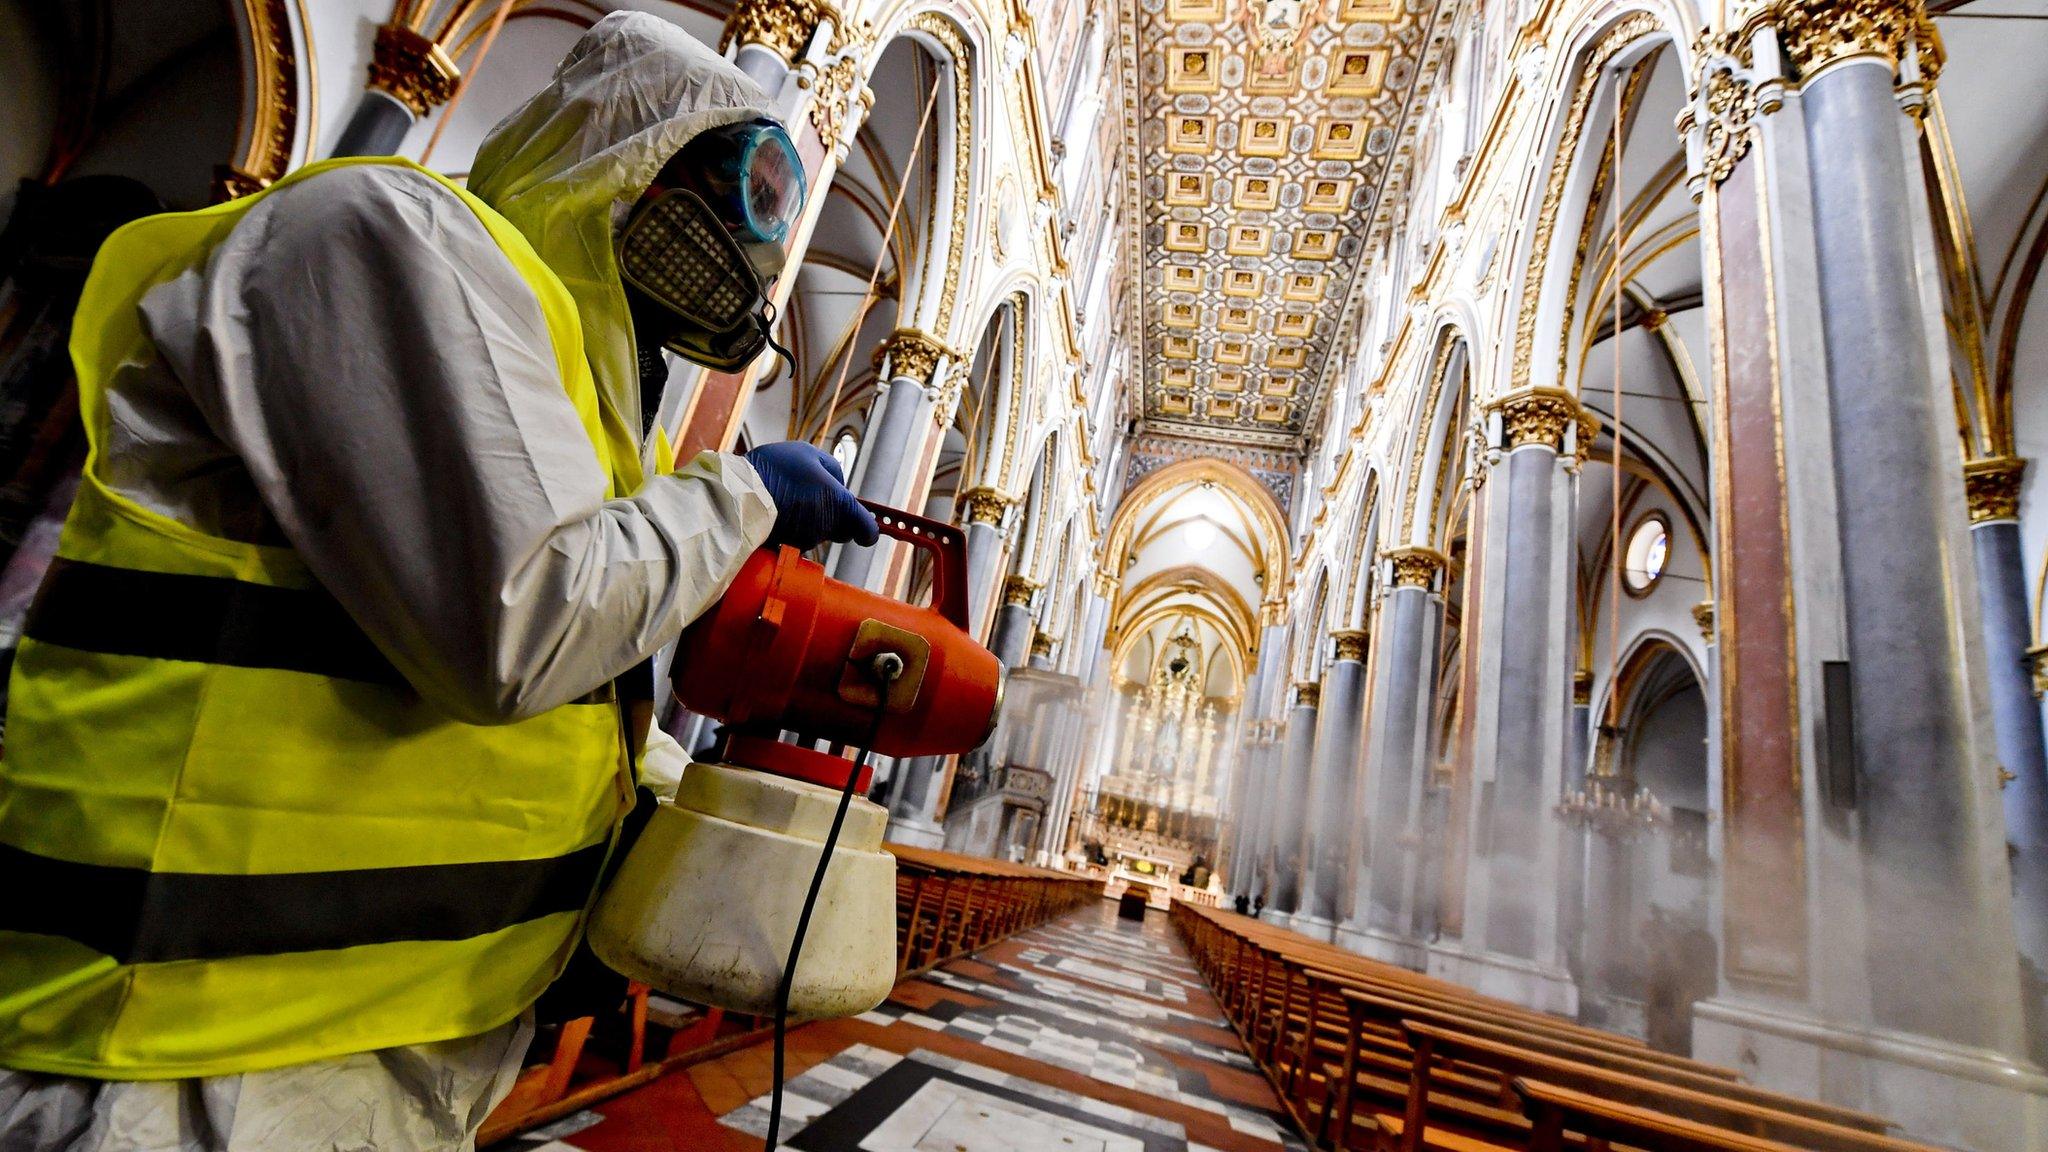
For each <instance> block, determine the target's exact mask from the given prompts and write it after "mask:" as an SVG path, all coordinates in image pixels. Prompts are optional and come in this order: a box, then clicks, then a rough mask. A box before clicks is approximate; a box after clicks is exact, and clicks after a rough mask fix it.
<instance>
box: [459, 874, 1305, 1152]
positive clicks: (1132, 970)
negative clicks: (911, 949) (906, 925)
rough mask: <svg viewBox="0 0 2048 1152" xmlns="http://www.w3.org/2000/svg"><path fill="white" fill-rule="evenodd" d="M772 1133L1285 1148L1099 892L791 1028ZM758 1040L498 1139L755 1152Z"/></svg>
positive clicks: (816, 1150) (1220, 1034)
mask: <svg viewBox="0 0 2048 1152" xmlns="http://www.w3.org/2000/svg"><path fill="white" fill-rule="evenodd" d="M789 1067H790V1078H789V1081H788V1083H787V1085H786V1086H785V1089H784V1093H783V1111H784V1115H783V1134H782V1146H783V1147H785V1148H791V1149H800V1150H803V1152H853V1150H855V1149H860V1150H864V1152H1041V1150H1044V1152H1239V1150H1243V1152H1283V1150H1284V1152H1298V1150H1299V1149H1301V1148H1302V1144H1301V1142H1300V1141H1299V1140H1298V1139H1297V1138H1296V1137H1295V1136H1294V1135H1293V1133H1292V1132H1291V1131H1290V1130H1288V1129H1287V1127H1286V1122H1285V1121H1284V1120H1283V1119H1282V1118H1281V1113H1280V1111H1279V1105H1278V1102H1277V1101H1276V1100H1275V1099H1274V1097H1273V1095H1272V1091H1271V1089H1270V1088H1269V1087H1268V1086H1267V1084H1266V1081H1265V1080H1264V1078H1263V1077H1261V1076H1260V1075H1259V1073H1258V1071H1257V1070H1256V1069H1255V1068H1254V1067H1253V1066H1252V1063H1251V1061H1250V1060H1248V1059H1246V1058H1245V1056H1244V1053H1243V1052H1242V1050H1241V1049H1240V1048H1239V1046H1238V1042H1237V1037H1236V1034H1235V1033H1233V1032H1232V1031H1231V1030H1230V1027H1229V1025H1228V1024H1227V1023H1225V1021H1224V1020H1223V1017H1222V1015H1221V1014H1220V1013H1219V1012H1218V1011H1217V1008H1216V1004H1215V1002H1214V1001H1213V1000H1212V999H1210V996H1209V992H1208V989H1207V988H1206V987H1205V986H1204V985H1203V984H1202V980H1201V977H1200V976H1199V975H1198V974H1197V973H1196V972H1195V970H1194V968H1193V967H1192V966H1191V965H1189V963H1188V961H1187V956H1186V953H1185V952H1184V951H1183V950H1182V949H1181V946H1180V943H1179V941H1178V940H1176V939H1175V938H1174V936H1173V934H1172V932H1171V930H1170V929H1169V928H1168V927H1167V925H1166V917H1165V916H1164V914H1162V913H1158V912H1154V913H1152V914H1151V915H1150V916H1149V917H1148V918H1147V919H1146V920H1145V921H1143V922H1142V923H1138V922H1132V921H1124V920H1118V919H1117V918H1116V908H1115V905H1114V904H1112V903H1110V902H1108V901H1103V902H1102V903H1101V904H1100V905H1099V906H1095V907H1089V908H1084V909H1082V910H1081V911H1079V912H1076V913H1074V914H1072V915H1070V916H1068V917H1066V918H1065V919H1063V920H1059V921H1055V922H1054V923H1052V924H1049V925H1046V926H1044V927H1042V928H1038V929H1036V930H1033V931H1030V932H1025V933H1022V934H1020V935H1018V936H1015V937H1012V938H1011V939H1009V940H1006V941H1004V942H1002V943H1000V944H997V945H995V946H994V947H992V948H989V949H987V950H985V951H983V952H982V953H980V954H979V955H977V956H975V957H973V958H970V959H965V960H958V961H955V962H953V963H951V964H948V965H946V966H945V967H943V968H940V969H938V970H936V971H933V972H930V973H928V974H926V975H925V976H922V977H920V978H918V979H915V980H910V981H906V982H904V983H903V984H901V985H899V986H898V987H897V988H896V991H895V992H894V993H893V994H892V995H891V996H890V997H889V999H888V1001H887V1002H885V1003H884V1004H883V1005H882V1006H881V1007H880V1008H877V1009H876V1010H874V1011H873V1012H869V1013H866V1014H864V1015H861V1016H859V1017H856V1018H854V1019H851V1020H836V1021H830V1022H825V1023H819V1024H813V1025H810V1026H808V1027H805V1028H801V1029H798V1030H797V1031H795V1032H793V1033H791V1035H790V1038H789ZM769 1083H770V1058H769V1051H768V1046H767V1045H766V1044H760V1045H756V1046H754V1047H751V1048H747V1049H744V1050H741V1051H738V1052H734V1053H731V1054H729V1055H727V1056H724V1057H721V1058H720V1059H717V1060H712V1061H707V1062H705V1063H702V1064H698V1065H695V1066H693V1067H690V1068H688V1069H685V1070H683V1071H680V1072H677V1073H672V1074H670V1075H668V1076H665V1077H663V1078H662V1079H660V1080H657V1081H655V1082H654V1083H652V1084H649V1085H646V1086H645V1087H642V1088H640V1089H638V1090H636V1091H634V1092H631V1093H628V1094H626V1095H624V1096H620V1097H618V1098H616V1099H613V1100H610V1101H607V1102H605V1103H604V1104H601V1105H599V1106H598V1107H597V1108H595V1109H594V1110H592V1111H588V1112H584V1113H580V1114H578V1115H576V1116H572V1117H570V1118H568V1119H567V1120H564V1121H562V1122H560V1123H558V1124H556V1125H554V1126H552V1127H550V1128H548V1129H546V1130H544V1131H540V1132H533V1133H529V1134H527V1135H526V1136H524V1137H522V1138H520V1139H518V1140H515V1141H511V1142H509V1143H507V1144H501V1145H499V1147H500V1148H517V1149H522V1150H537V1152H568V1150H570V1149H587V1150H589V1152H685V1150H689V1152H695V1150H698V1149H704V1150H712V1152H722V1150H728V1149H729V1150H732V1152H740V1150H751V1149H759V1148H760V1147H761V1140H762V1136H763V1134H764V1133H765V1132H766V1130H767V1124H768V1096H767V1090H768V1086H769Z"/></svg>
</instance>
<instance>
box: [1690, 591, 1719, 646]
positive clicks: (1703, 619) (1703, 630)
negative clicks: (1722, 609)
mask: <svg viewBox="0 0 2048 1152" xmlns="http://www.w3.org/2000/svg"><path fill="white" fill-rule="evenodd" d="M1692 622H1693V623H1694V624H1697V625H1699V628H1700V639H1702V640H1705V641H1706V642H1707V643H1709V644H1712V643H1713V642H1714V602H1713V601H1712V600H1702V601H1700V602H1699V603H1697V604H1695V605H1693V606H1692Z"/></svg>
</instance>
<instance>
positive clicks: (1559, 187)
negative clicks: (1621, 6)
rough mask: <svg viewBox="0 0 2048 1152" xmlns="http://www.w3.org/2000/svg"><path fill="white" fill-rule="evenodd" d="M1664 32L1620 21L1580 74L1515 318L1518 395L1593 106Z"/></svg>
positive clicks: (1647, 16)
mask: <svg viewBox="0 0 2048 1152" xmlns="http://www.w3.org/2000/svg"><path fill="white" fill-rule="evenodd" d="M1662 30H1663V25H1662V24H1661V23H1660V22H1659V21H1658V18H1657V16H1656V15H1655V14H1653V13H1650V12H1642V11H1637V12H1631V13H1629V14H1628V15H1627V16H1624V17H1622V18H1621V19H1620V20H1619V21H1617V22H1616V23H1615V25H1614V27H1613V28H1611V29H1609V30H1608V32H1607V34H1606V35H1605V36H1602V37H1601V38H1600V40H1599V42H1598V43H1596V44H1594V45H1593V47H1592V49H1591V50H1590V51H1589V52H1588V53H1587V55H1586V62H1585V64H1584V65H1582V66H1581V68H1580V71H1579V83H1578V86H1577V88H1576V89H1575V90H1574V91H1573V92H1572V102H1571V106H1570V108H1569V109H1568V110H1567V111H1566V113H1565V122H1564V129H1563V131H1562V132H1561V133H1560V134H1559V143H1558V148H1557V154H1556V156H1555V157H1554V158H1553V159H1552V161H1551V164H1550V176H1549V180H1548V182H1547V184H1546V185H1545V187H1544V190H1543V208H1542V210H1541V211H1540V212H1538V213H1537V215H1536V232H1535V235H1534V237H1533V238H1532V239H1531V240H1530V243H1529V268H1528V272H1527V273H1526V274H1525V275H1524V276H1523V277H1522V303H1521V307H1520V310H1519V311H1518V312H1517V314H1516V317H1515V352H1514V359H1513V361H1512V362H1513V364H1514V378H1513V387H1514V388H1515V389H1517V390H1519V389H1522V388H1526V387H1528V384H1529V370H1530V366H1531V365H1532V364H1534V363H1535V353H1536V311H1537V307H1538V305H1539V304H1540V303H1541V302H1542V299H1543V289H1544V283H1543V280H1544V272H1545V270H1546V269H1547V268H1548V266H1549V259H1550V242H1551V238H1552V236H1553V235H1554V234H1555V233H1556V231H1557V213H1558V209H1559V208H1561V207H1563V204H1564V190H1565V182H1566V180H1567V179H1568V178H1569V177H1570V175H1571V170H1572V167H1573V165H1574V164H1576V163H1577V160H1578V154H1579V145H1580V143H1581V142H1582V135H1583V132H1584V129H1585V123H1586V112H1587V110H1588V109H1589V108H1590V107H1591V106H1592V103H1593V92H1594V89H1596V88H1597V87H1599V81H1600V76H1601V73H1602V71H1603V70H1604V69H1605V68H1606V67H1607V62H1608V61H1610V60H1612V59H1614V58H1615V57H1616V56H1618V55H1620V54H1621V53H1622V52H1623V51H1624V50H1625V49H1627V48H1628V47H1629V46H1630V45H1633V44H1634V43H1635V42H1636V41H1638V40H1641V39H1643V38H1644V37H1646V36H1652V35H1655V34H1657V33H1659V32H1661V31H1662Z"/></svg>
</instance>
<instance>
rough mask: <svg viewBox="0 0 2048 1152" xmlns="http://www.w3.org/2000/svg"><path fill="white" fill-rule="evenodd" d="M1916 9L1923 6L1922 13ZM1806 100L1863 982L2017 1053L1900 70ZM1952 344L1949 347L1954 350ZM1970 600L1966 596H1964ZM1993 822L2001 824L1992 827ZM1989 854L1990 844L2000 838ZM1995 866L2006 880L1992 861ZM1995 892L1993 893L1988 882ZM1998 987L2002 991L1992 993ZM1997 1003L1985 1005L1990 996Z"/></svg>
mask: <svg viewBox="0 0 2048 1152" xmlns="http://www.w3.org/2000/svg"><path fill="white" fill-rule="evenodd" d="M1916 7H1917V6H1916ZM1824 63H1826V64H1827V65H1828V66H1826V67H1819V66H1818V62H1817V64H1816V67H1815V68H1814V69H1813V73H1812V75H1811V79H1809V80H1807V81H1806V83H1805V85H1804V86H1803V89H1802V93H1803V97H1804V101H1805V106H1806V117H1807V119H1806V145H1807V149H1808V152H1809V154H1810V155H1811V156H1812V164H1813V173H1814V180H1813V208H1814V214H1813V219H1814V242H1815V246H1816V248H1817V250H1818V254H1819V265H1820V293H1821V317H1822V324H1823V335H1824V337H1825V339H1826V344H1827V365H1828V385H1829V386H1828V393H1829V397H1830V407H1831V410H1832V412H1833V415H1834V425H1833V428H1834V446H1835V473H1836V509H1837V517H1838V519H1837V524H1838V526H1839V531H1840V536H1841V548H1842V578H1843V593H1844V601H1845V605H1846V609H1847V611H1846V617H1847V620H1848V649H1849V668H1850V689H1851V692H1850V695H1851V700H1852V702H1853V726H1854V727H1853V730H1854V734H1855V747H1856V756H1857V759H1858V768H1859V773H1858V776H1859V781H1858V792H1859V796H1860V800H1861V803H1860V805H1859V806H1860V808H1861V809H1862V818H1863V833H1864V839H1863V844H1864V852H1865V857H1864V896H1865V908H1866V915H1867V925H1868V928H1867V938H1866V949H1867V968H1868V974H1869V978H1870V994H1871V1004H1872V1009H1873V1013H1874V1015H1875V1016H1876V1018H1877V1021H1878V1022H1879V1023H1880V1024H1883V1025H1887V1026H1890V1027H1893V1028H1897V1029H1899V1030H1901V1031H1905V1032H1911V1033H1915V1034H1918V1035H1922V1036H1929V1037H1937V1038H1940V1039H1944V1040H1948V1041H1951V1042H1953V1043H1958V1044H1965V1045H1972V1046H1983V1047H1991V1048H1999V1049H2003V1050H2006V1051H2013V1050H2015V1048H2016V1046H2017V1042H2018V1038H2019V1037H2018V1030H2017V1026H2016V1024H2015V1022H2014V1021H2013V1020H2012V1019H2011V1018H2010V1015H2009V1010H2010V1007H2011V1005H2012V1003H2013V1000H2012V995H2013V994H2015V993H2016V992H2017V987H2016V984H2015V983H2014V982H2013V981H2014V979H2015V978H2014V977H2008V978H2007V979H2005V980H1996V981H1993V983H1992V984H1990V985H1986V984H1983V983H1980V981H1979V979H1978V978H1977V977H1976V976H1975V975H1973V976H1972V978H1970V979H1967V980H1959V979H1957V978H1956V974H1958V973H1964V972H1968V973H1972V974H1979V973H1982V974H1985V979H1986V980H1991V979H1992V978H1991V977H1990V976H1989V974H1990V973H1992V972H1994V971H2000V970H2002V969H2010V968H2011V967H2012V959H2011V958H2012V955H2013V950H2014V949H2013V936H2012V920H2011V915H2012V914H2011V905H2010V897H2009V895H2008V894H2007V893H2006V892H2005V891H2004V890H2003V889H2004V888H2005V883H2006V878H2005V876H2004V875H2003V871H2004V869H2003V868H2002V867H2001V868H1999V869H1998V870H1997V872H1996V873H1994V871H1993V870H1992V869H1990V868H1987V867H1986V866H1985V864H1986V862H1987V860H1989V859H1994V858H1995V857H1994V853H1995V854H1996V855H2000V856H2002V855H2003V853H2002V852H2001V851H1998V850H1999V849H2000V848H2001V847H2002V846H2000V845H1998V844H1996V843H1989V844H1987V842H1986V834H1987V832H1989V831H1990V828H1991V827H1995V825H1994V824H1992V823H1991V822H1989V821H1986V820H1985V819H1983V817H1984V816H1986V815H1987V812H1986V811H1985V801H1986V800H1987V799H1992V798H1991V797H1987V796H1985V795H1984V793H1983V791H1982V789H1981V785H1982V784H1983V782H1984V781H1983V779H1981V777H1988V776H1989V774H1990V772H1991V771H1993V770H1994V769H1993V768H1992V763H1991V760H1992V754H1993V752H1994V749H1993V747H1992V746H1991V736H1992V733H1991V732H1989V731H1984V730H1980V729H1979V728H1978V727H1977V724H1976V719H1977V718H1976V717H1975V716H1973V714H1972V713H1973V708H1974V702H1973V701H1972V699H1971V686H1970V684H1969V682H1968V678H1967V677H1968V664H1967V662H1966V660H1965V659H1963V658H1962V654H1963V653H1966V652H1968V651H1969V650H1970V649H1971V648H1972V647H1974V642H1975V638H1974V637H1969V636H1966V635H1965V623H1964V616H1963V613H1962V612H1961V611H1960V610H1959V607H1960V606H1959V604H1958V602H1957V592H1958V590H1957V589H1956V588H1955V587H1953V585H1952V582H1953V581H1954V580H1956V579H1957V578H1958V577H1959V576H1960V574H1961V573H1963V572H1964V571H1966V569H1965V567H1964V566H1965V564H1967V563H1968V559H1967V557H1966V556H1965V555H1963V554H1960V547H1961V546H1965V544H1966V542H1964V541H1961V540H1959V539H1958V536H1959V535H1960V534H1959V532H1957V531H1955V530H1954V529H1955V528H1956V526H1957V524H1958V522H1959V520H1960V517H1957V516H1955V514H1954V510H1956V509H1959V508H1960V506H1961V503H1962V502H1961V499H1960V498H1961V495H1962V494H1961V491H1960V489H1961V483H1960V477H1958V476H1957V475H1956V467H1955V451H1956V442H1955V437H1956V427H1955V410H1954V408H1953V407H1952V402H1951V400H1950V399H1949V396H1948V383H1947V379H1946V377H1947V370H1946V368H1945V367H1944V369H1943V370H1942V371H1941V373H1939V375H1937V373H1936V372H1935V370H1934V364H1933V363H1932V356H1933V353H1932V351H1931V350H1930V347H1929V344H1930V341H1929V339H1928V335H1929V332H1930V330H1932V331H1939V330H1940V327H1939V326H1940V317H1941V313H1940V305H1939V303H1938V301H1931V300H1929V299H1928V298H1927V296H1926V295H1923V293H1922V292H1921V290H1920V289H1921V280H1920V276H1919V270H1918V269H1917V268H1916V267H1915V260H1914V247H1913V245H1912V244H1910V243H1905V242H1902V238H1904V237H1910V236H1913V235H1914V229H1915V228H1916V226H1917V227H1923V228H1924V226H1925V225H1924V221H1923V220H1921V219H1917V218H1916V211H1915V206H1914V204H1913V203H1912V201H1911V200H1910V198H1909V197H1910V195H1911V190H1912V189H1913V188H1914V187H1915V186H1918V185H1919V184H1920V183H1921V180H1922V174H1921V167H1920V159H1919V157H1918V155H1917V154H1915V153H1914V152H1910V151H1908V147H1907V140H1906V135H1905V133H1904V131H1903V129H1904V128H1905V127H1906V126H1907V123H1908V122H1907V120H1906V118H1905V115H1904V114H1903V113H1902V111H1901V109H1900V105H1899V100H1898V97H1897V96H1896V95H1895V93H1894V62H1893V61H1892V60H1889V59H1886V58H1885V57H1883V56H1881V55H1863V54H1860V53H1856V52H1843V53H1841V54H1840V55H1836V56H1830V57H1829V58H1828V59H1827V60H1825V61H1824ZM1944 340H1945V337H1944ZM1965 594H1967V593H1965ZM1989 814H1990V815H1992V816H1993V818H1994V819H1995V813H1989ZM1994 835H1995V834H1994ZM1999 863H2000V864H2002V863H2003V861H1999ZM1994 877H1995V879H1994ZM1998 985H2003V987H1999V986H1998ZM1987 993H1990V994H1987Z"/></svg>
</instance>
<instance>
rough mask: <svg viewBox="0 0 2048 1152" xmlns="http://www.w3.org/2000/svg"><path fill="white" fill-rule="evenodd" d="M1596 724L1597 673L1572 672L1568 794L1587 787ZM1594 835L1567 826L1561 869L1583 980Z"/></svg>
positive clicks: (1570, 937) (1569, 961)
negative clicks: (1588, 872)
mask: <svg viewBox="0 0 2048 1152" xmlns="http://www.w3.org/2000/svg"><path fill="white" fill-rule="evenodd" d="M1708 699H1712V697H1711V696H1709V697H1708ZM1592 724H1593V674H1592V673H1591V672H1590V671H1585V670H1581V671H1578V672H1575V673H1573V674H1572V714H1571V728H1570V734H1571V747H1569V748H1567V749H1566V750H1565V761H1564V785H1563V788H1564V791H1565V792H1566V793H1571V792H1574V791H1576V790H1578V789H1579V788H1582V787H1584V786H1585V783H1586V768H1587V765H1588V764H1590V763H1591V757H1592V755H1593V730H1592ZM1591 838H1592V833H1591V832H1589V831H1587V830H1586V829H1584V828H1574V829H1567V830H1566V831H1565V833H1564V843H1563V852H1564V865H1563V867H1562V868H1561V869H1560V870H1559V875H1560V880H1559V890H1558V936H1559V939H1560V941H1561V947H1562V949H1563V951H1564V965H1565V969H1566V970H1567V971H1569V972H1570V973H1571V974H1572V979H1573V980H1576V981H1579V982H1580V983H1584V982H1585V978H1586V972H1585V960H1586V879H1587V877H1586V861H1587V859H1588V854H1589V849H1590V847H1591V843H1590V841H1591Z"/></svg>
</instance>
